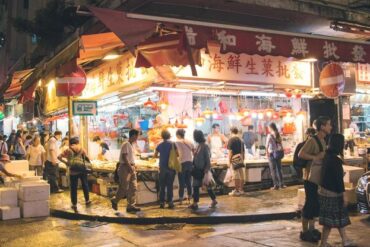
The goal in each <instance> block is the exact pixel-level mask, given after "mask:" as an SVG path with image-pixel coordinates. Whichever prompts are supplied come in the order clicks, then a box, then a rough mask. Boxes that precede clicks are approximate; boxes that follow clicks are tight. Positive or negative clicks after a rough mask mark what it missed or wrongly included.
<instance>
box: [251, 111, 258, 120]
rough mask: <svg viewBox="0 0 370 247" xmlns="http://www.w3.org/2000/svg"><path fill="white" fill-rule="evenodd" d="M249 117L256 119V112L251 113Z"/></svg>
mask: <svg viewBox="0 0 370 247" xmlns="http://www.w3.org/2000/svg"><path fill="white" fill-rule="evenodd" d="M251 116H252V118H253V119H256V118H257V117H258V114H257V112H255V111H253V112H252V114H251Z"/></svg>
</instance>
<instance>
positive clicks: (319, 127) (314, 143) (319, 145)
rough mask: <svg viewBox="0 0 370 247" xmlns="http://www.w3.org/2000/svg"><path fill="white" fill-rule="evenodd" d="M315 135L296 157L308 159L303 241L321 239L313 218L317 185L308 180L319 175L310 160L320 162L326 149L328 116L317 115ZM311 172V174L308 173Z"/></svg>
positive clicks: (316, 205) (315, 211) (330, 127)
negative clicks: (312, 168) (312, 167)
mask: <svg viewBox="0 0 370 247" xmlns="http://www.w3.org/2000/svg"><path fill="white" fill-rule="evenodd" d="M315 127H316V131H317V135H316V136H313V137H311V138H310V139H308V140H307V141H306V143H305V144H304V145H303V147H302V149H301V151H300V152H299V154H298V157H299V158H301V159H304V160H309V161H310V162H308V163H307V165H306V168H305V169H304V170H303V171H304V173H303V179H304V181H303V184H304V190H305V193H306V200H305V204H304V206H303V209H302V231H301V233H300V238H301V240H303V241H308V242H317V241H319V240H320V239H321V233H320V232H319V231H318V230H317V229H315V218H316V217H318V216H319V210H320V205H319V198H318V191H317V190H318V185H317V184H315V183H313V182H311V181H309V178H310V176H320V175H321V174H314V172H315V171H314V170H312V171H311V166H312V162H315V163H321V162H322V159H323V158H324V154H325V152H324V150H326V142H325V137H326V136H327V135H329V134H330V132H331V129H332V126H331V122H330V119H329V118H328V117H319V118H317V119H316V120H315ZM310 173H311V174H310Z"/></svg>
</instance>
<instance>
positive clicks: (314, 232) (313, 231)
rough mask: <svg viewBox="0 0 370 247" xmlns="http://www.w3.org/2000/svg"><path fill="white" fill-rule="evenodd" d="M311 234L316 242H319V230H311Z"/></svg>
mask: <svg viewBox="0 0 370 247" xmlns="http://www.w3.org/2000/svg"><path fill="white" fill-rule="evenodd" d="M311 233H312V235H313V236H314V237H315V238H316V239H317V240H321V232H320V231H319V230H317V229H313V230H311Z"/></svg>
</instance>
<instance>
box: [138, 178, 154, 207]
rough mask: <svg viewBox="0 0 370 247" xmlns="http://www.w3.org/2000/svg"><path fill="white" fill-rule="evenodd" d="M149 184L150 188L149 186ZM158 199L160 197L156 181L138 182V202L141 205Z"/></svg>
mask: <svg viewBox="0 0 370 247" xmlns="http://www.w3.org/2000/svg"><path fill="white" fill-rule="evenodd" d="M145 185H146V186H145ZM147 186H148V188H149V189H150V190H149V189H148V188H147ZM152 191H154V192H152ZM157 200H158V197H157V188H156V185H155V182H152V181H145V184H144V182H143V181H138V182H137V193H136V203H137V204H139V205H140V204H146V203H151V202H156V201H157Z"/></svg>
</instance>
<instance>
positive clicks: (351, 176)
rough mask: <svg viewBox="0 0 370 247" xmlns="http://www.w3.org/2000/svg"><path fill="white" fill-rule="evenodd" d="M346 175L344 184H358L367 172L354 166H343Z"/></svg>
mask: <svg viewBox="0 0 370 247" xmlns="http://www.w3.org/2000/svg"><path fill="white" fill-rule="evenodd" d="M343 170H344V172H345V174H344V178H343V180H344V182H345V183H356V184H357V181H358V179H359V178H360V177H361V176H362V174H364V172H365V170H364V168H361V167H354V166H343Z"/></svg>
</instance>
